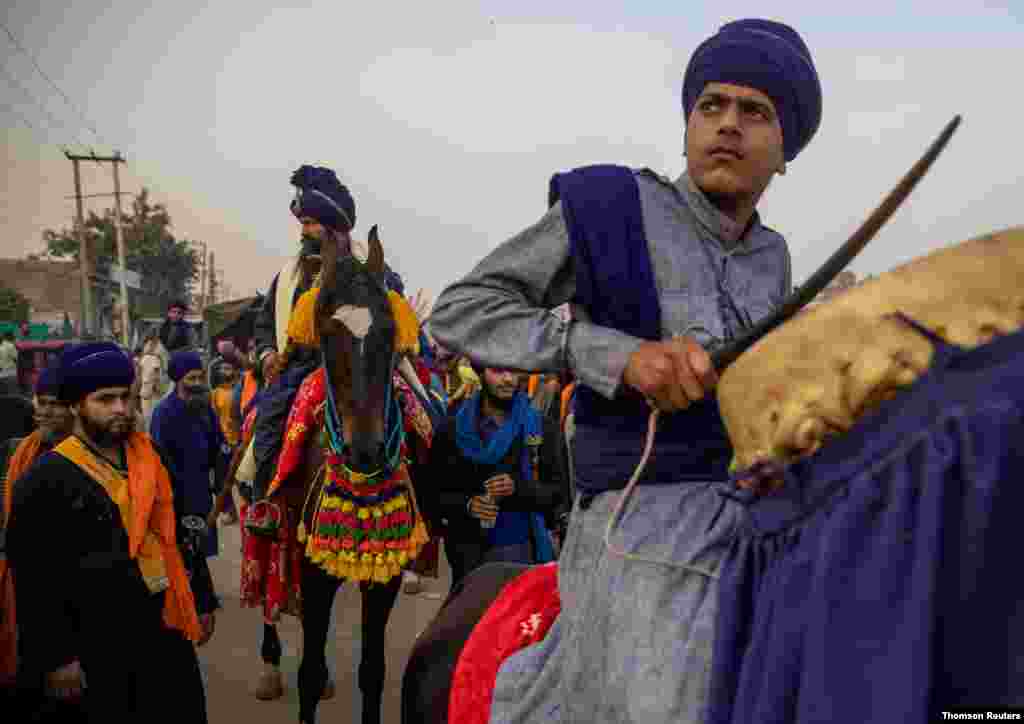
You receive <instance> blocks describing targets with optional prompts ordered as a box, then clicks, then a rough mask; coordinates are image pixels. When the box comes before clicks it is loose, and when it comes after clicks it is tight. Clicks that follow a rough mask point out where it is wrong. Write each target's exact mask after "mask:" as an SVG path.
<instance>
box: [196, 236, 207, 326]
mask: <svg viewBox="0 0 1024 724" xmlns="http://www.w3.org/2000/svg"><path fill="white" fill-rule="evenodd" d="M197 246H199V247H201V248H202V250H203V252H202V254H200V255H199V263H200V264H201V266H200V267H199V313H200V314H202V313H203V309H205V308H206V242H205V241H200V242H199V243H198V244H197Z"/></svg>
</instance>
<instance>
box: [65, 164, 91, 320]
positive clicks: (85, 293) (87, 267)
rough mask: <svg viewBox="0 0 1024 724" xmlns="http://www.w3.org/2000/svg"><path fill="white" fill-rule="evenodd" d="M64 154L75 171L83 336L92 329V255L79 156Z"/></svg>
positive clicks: (76, 225)
mask: <svg viewBox="0 0 1024 724" xmlns="http://www.w3.org/2000/svg"><path fill="white" fill-rule="evenodd" d="M64 155H65V156H67V157H68V159H70V161H71V167H72V169H73V170H74V172H75V231H76V232H77V233H76V236H78V270H79V272H81V276H82V313H81V315H80V316H79V320H78V333H79V335H81V336H83V337H85V336H87V335H88V334H89V332H91V331H92V257H91V256H90V254H89V240H88V239H87V238H86V234H85V218H84V213H83V211H82V176H81V173H80V172H79V169H78V162H79V161H80V160H81V157H80V156H72V155H71V154H70V153H68V152H67V151H65V152H64Z"/></svg>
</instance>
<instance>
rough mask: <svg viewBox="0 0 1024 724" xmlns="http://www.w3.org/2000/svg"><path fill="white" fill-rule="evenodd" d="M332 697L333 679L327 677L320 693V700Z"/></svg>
mask: <svg viewBox="0 0 1024 724" xmlns="http://www.w3.org/2000/svg"><path fill="white" fill-rule="evenodd" d="M333 698H334V681H333V680H332V679H328V680H327V683H326V684H324V690H323V693H322V694H320V701H327V700H328V699H333Z"/></svg>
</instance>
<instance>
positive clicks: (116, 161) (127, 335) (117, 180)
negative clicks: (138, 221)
mask: <svg viewBox="0 0 1024 724" xmlns="http://www.w3.org/2000/svg"><path fill="white" fill-rule="evenodd" d="M111 163H112V165H113V166H114V199H115V200H116V202H117V203H116V204H115V205H114V215H115V220H116V222H117V223H116V224H115V226H114V233H115V236H116V238H117V263H118V265H119V266H120V267H121V344H123V345H124V346H125V347H128V346H129V345H130V344H131V330H130V329H129V328H128V282H127V280H126V279H125V277H126V276H127V274H128V262H127V261H126V257H127V255H126V254H125V250H124V222H123V219H122V217H121V177H120V175H118V172H117V170H118V166H119V165H120V164H122V163H124V157H123V156H122V155H121V154H120V153H118V152H116V151H115V152H114V156H113V159H112V161H111Z"/></svg>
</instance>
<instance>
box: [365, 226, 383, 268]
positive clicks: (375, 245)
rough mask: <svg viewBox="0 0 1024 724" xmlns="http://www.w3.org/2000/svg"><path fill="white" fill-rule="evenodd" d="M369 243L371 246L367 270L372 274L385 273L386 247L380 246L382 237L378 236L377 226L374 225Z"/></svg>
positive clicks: (369, 236)
mask: <svg viewBox="0 0 1024 724" xmlns="http://www.w3.org/2000/svg"><path fill="white" fill-rule="evenodd" d="M367 243H368V244H369V246H370V252H369V255H368V256H367V258H366V268H367V270H368V271H369V272H370V273H371V274H383V273H384V247H383V246H381V244H380V237H379V236H378V235H377V225H376V224H374V225H373V228H371V229H370V233H369V235H368V236H367Z"/></svg>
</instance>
